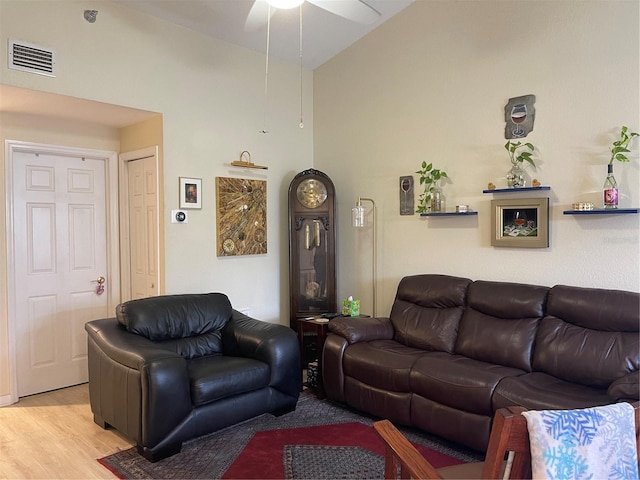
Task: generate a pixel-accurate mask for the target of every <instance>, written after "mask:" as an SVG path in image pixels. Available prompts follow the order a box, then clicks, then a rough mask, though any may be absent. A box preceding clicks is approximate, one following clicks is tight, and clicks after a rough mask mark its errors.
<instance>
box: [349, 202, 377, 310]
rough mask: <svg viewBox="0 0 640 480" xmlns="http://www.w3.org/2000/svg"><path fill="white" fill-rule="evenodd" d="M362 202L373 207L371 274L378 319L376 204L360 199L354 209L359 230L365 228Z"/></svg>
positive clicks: (354, 223) (374, 304)
mask: <svg viewBox="0 0 640 480" xmlns="http://www.w3.org/2000/svg"><path fill="white" fill-rule="evenodd" d="M362 202H371V206H372V208H373V220H372V222H373V240H372V248H371V260H372V265H371V272H372V277H373V282H372V283H373V316H374V317H376V316H377V315H376V314H377V310H376V305H377V301H376V298H377V287H376V283H377V279H378V273H377V271H378V269H377V263H378V262H377V251H378V249H377V246H376V240H377V237H378V233H377V227H376V223H377V222H376V202H375V201H374V200H373V198H367V197H358V202H357V203H356V206H355V207H354V208H353V209H352V212H353V218H352V221H353V226H354V227H358V228H362V227H364V207H363V206H362Z"/></svg>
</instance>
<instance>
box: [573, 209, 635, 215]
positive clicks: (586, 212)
mask: <svg viewBox="0 0 640 480" xmlns="http://www.w3.org/2000/svg"><path fill="white" fill-rule="evenodd" d="M562 213H563V214H564V215H618V214H628V213H640V208H607V209H604V208H600V209H597V210H565V211H564V212H562Z"/></svg>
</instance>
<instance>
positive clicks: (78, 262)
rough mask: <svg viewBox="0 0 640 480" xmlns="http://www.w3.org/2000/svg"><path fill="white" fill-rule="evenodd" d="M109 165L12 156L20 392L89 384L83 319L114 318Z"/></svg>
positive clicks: (51, 155)
mask: <svg viewBox="0 0 640 480" xmlns="http://www.w3.org/2000/svg"><path fill="white" fill-rule="evenodd" d="M105 168H106V167H105V161H104V159H102V160H100V159H91V158H83V157H77V156H73V155H71V156H68V155H64V154H57V153H47V152H39V153H38V152H28V151H25V152H22V151H16V152H14V153H13V155H12V170H13V177H12V181H13V199H12V212H11V215H12V219H13V251H14V269H13V270H14V281H15V285H14V286H13V289H12V291H13V292H14V309H13V312H14V320H13V325H14V332H15V333H14V335H15V347H14V348H15V359H16V377H17V387H18V396H24V395H29V394H33V393H38V392H43V391H47V390H51V389H56V388H61V387H65V386H69V385H75V384H78V383H82V382H86V381H87V338H86V333H85V331H84V324H85V323H86V322H87V321H89V320H92V319H96V318H102V317H107V316H112V315H110V314H109V313H110V312H109V311H108V303H109V302H108V295H107V291H108V289H109V288H110V287H111V285H110V282H109V278H108V272H107V219H106V191H105V190H106V181H105V180H106V172H105ZM99 277H105V284H104V288H105V292H102V293H101V292H99V290H98V287H99V283H98V281H97V280H98V279H99Z"/></svg>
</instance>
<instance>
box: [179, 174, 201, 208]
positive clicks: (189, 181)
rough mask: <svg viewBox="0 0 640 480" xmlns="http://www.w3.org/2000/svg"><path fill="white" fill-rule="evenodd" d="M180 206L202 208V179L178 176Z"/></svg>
mask: <svg viewBox="0 0 640 480" xmlns="http://www.w3.org/2000/svg"><path fill="white" fill-rule="evenodd" d="M180 208H202V179H201V178H189V177H180Z"/></svg>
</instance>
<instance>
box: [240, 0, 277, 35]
mask: <svg viewBox="0 0 640 480" xmlns="http://www.w3.org/2000/svg"><path fill="white" fill-rule="evenodd" d="M275 11H276V9H275V8H271V11H269V4H268V3H267V1H266V0H255V2H253V6H252V7H251V10H249V15H247V19H246V21H245V22H244V30H245V32H255V31H257V30H260V29H261V28H264V27H266V26H267V18H268V16H269V14H271V15H273V14H274V13H275Z"/></svg>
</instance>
